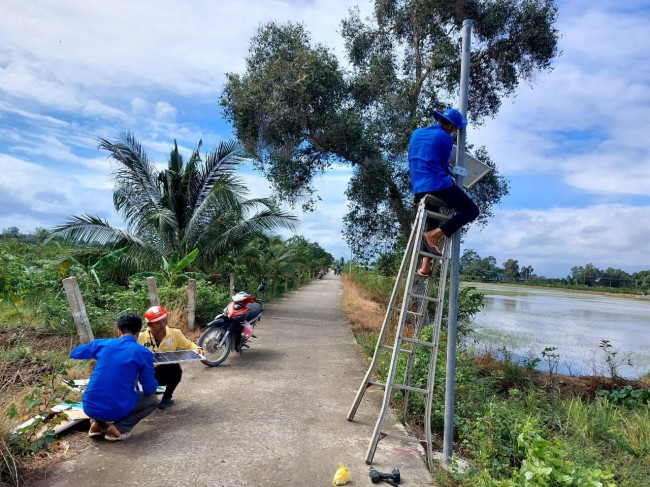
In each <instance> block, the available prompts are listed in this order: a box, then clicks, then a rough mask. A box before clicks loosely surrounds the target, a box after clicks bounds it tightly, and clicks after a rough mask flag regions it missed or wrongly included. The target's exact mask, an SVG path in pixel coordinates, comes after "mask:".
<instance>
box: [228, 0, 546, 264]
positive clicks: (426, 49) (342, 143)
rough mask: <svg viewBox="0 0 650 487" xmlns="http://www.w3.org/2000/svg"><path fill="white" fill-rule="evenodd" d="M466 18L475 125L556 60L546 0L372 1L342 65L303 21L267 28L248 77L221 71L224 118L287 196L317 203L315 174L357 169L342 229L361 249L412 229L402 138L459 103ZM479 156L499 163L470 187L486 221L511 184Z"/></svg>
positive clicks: (352, 19) (356, 19) (349, 29)
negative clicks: (338, 167) (314, 40)
mask: <svg viewBox="0 0 650 487" xmlns="http://www.w3.org/2000/svg"><path fill="white" fill-rule="evenodd" d="M465 18H472V19H474V21H475V28H474V30H473V46H472V56H471V69H470V76H471V80H470V83H471V89H470V93H469V94H470V98H469V115H470V119H471V120H472V122H474V123H480V122H481V121H482V120H483V119H484V118H485V117H491V116H494V115H495V114H496V113H497V111H498V109H499V107H500V104H501V100H502V99H503V98H504V97H506V96H508V95H510V94H512V93H513V91H514V90H515V88H516V87H517V86H518V85H519V83H520V82H522V81H532V79H533V77H534V75H535V74H536V73H537V72H539V71H540V70H545V69H549V68H550V67H551V60H552V59H553V58H554V57H555V56H556V55H557V40H558V32H557V30H556V29H555V27H554V23H555V21H556V8H555V5H554V1H553V0H501V1H498V2H486V1H480V0H462V1H461V0H446V1H442V2H424V1H420V0H377V1H376V2H375V10H374V15H373V17H372V18H370V19H361V18H360V16H359V13H358V10H352V11H351V12H350V15H349V16H348V17H347V18H346V19H344V20H343V22H342V24H341V33H342V36H343V39H344V42H345V47H346V51H347V58H348V59H347V61H348V63H349V69H348V70H347V71H344V70H343V69H342V68H341V67H340V65H339V62H338V61H337V59H336V58H335V57H334V55H333V54H332V53H331V52H330V51H328V50H327V49H326V48H325V47H324V46H322V45H315V46H312V44H311V41H310V38H309V34H308V33H307V32H306V30H305V29H304V27H303V26H301V25H296V24H291V23H289V24H286V25H283V26H279V25H277V24H275V23H270V24H267V25H265V26H262V27H260V29H259V30H258V31H257V33H256V35H255V36H254V37H253V38H252V40H251V45H250V50H249V56H248V57H247V59H246V71H245V73H244V74H241V75H239V74H233V73H231V74H229V75H228V78H227V83H226V86H225V89H224V93H223V96H222V100H221V103H222V106H223V107H224V110H225V114H226V117H227V118H228V120H229V121H231V122H232V124H233V126H234V127H235V131H236V133H237V136H238V137H239V138H240V140H242V141H243V143H244V145H245V147H246V149H247V150H248V151H249V152H250V153H251V154H253V155H254V157H255V158H256V160H257V164H258V167H260V168H261V169H262V170H263V171H264V172H265V174H266V175H267V176H268V177H269V178H270V180H271V181H272V183H273V185H274V187H275V189H276V190H277V191H278V193H279V194H281V195H282V196H283V198H285V199H286V200H287V201H289V202H292V203H296V202H298V201H305V202H306V206H307V207H313V205H314V203H315V199H316V197H315V195H314V190H313V186H312V182H313V177H314V175H316V174H319V173H321V172H322V171H324V170H326V169H327V168H328V167H329V166H331V165H332V164H333V163H334V162H340V163H346V164H349V165H351V166H352V167H353V170H354V175H353V177H352V180H351V182H350V184H349V187H348V189H347V193H346V194H347V196H348V199H349V201H350V208H349V209H350V211H349V213H348V215H347V216H346V218H345V220H346V223H347V229H346V231H345V235H346V239H347V241H348V243H349V244H350V245H351V246H352V248H353V251H354V252H355V254H357V255H360V256H364V255H369V254H371V253H374V252H375V250H376V249H377V248H385V247H386V243H387V242H389V243H391V244H392V243H394V242H395V241H399V239H400V238H405V237H406V236H407V235H408V233H409V230H410V224H411V221H412V218H413V210H412V208H411V205H410V198H411V197H410V183H409V176H408V161H407V158H406V151H407V148H408V141H409V136H410V134H411V132H412V131H413V130H414V129H415V128H417V127H419V126H424V125H428V124H430V123H432V121H433V111H434V110H436V109H439V108H444V107H446V106H450V105H454V104H455V100H456V99H457V95H458V84H459V76H460V49H461V43H460V30H461V26H462V22H463V20H464V19H465ZM475 155H476V157H477V158H478V159H479V160H482V161H484V162H486V163H487V164H489V165H491V166H492V167H494V169H495V170H494V172H493V173H492V174H491V175H490V176H488V177H487V178H485V179H484V180H483V181H482V182H481V183H479V184H478V185H476V186H475V187H474V188H473V189H472V191H471V195H472V197H473V198H474V199H475V201H476V202H477V204H478V206H479V208H480V209H481V210H482V215H483V217H482V220H481V221H480V222H479V223H484V222H485V221H486V219H487V218H488V217H489V216H490V214H491V208H492V206H493V205H494V204H496V203H498V202H499V200H500V199H501V198H502V197H503V196H504V195H505V194H507V192H508V188H507V183H506V181H505V180H504V179H503V177H502V176H500V175H499V174H498V171H497V168H496V164H494V163H493V162H492V161H491V160H490V158H489V154H488V153H487V150H486V149H484V148H479V149H478V150H477V151H476V152H475Z"/></svg>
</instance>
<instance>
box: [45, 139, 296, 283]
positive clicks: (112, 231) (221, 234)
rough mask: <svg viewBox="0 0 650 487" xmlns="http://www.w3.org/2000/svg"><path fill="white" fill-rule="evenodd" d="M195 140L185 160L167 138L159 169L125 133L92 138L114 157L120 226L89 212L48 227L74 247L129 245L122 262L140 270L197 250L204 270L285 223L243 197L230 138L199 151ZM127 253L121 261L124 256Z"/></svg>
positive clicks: (238, 158) (273, 209) (236, 150)
mask: <svg viewBox="0 0 650 487" xmlns="http://www.w3.org/2000/svg"><path fill="white" fill-rule="evenodd" d="M201 145H202V143H201V141H199V144H198V146H197V148H196V149H195V150H194V151H193V153H192V155H191V156H190V158H189V161H188V162H187V164H184V163H183V158H182V156H181V154H180V152H179V150H178V145H177V143H176V141H174V148H173V150H172V151H171V154H170V157H169V161H168V165H167V169H165V170H163V171H158V170H157V169H156V167H155V165H154V164H153V162H151V161H150V160H149V158H148V157H147V155H146V153H145V151H144V150H143V148H142V146H141V145H140V143H139V142H138V141H137V140H136V139H135V137H134V136H133V134H131V133H123V134H121V135H120V137H119V138H118V139H117V140H116V141H115V142H109V141H108V140H105V139H99V148H100V149H104V150H107V151H108V152H109V153H110V154H109V157H110V158H111V159H113V160H114V161H115V162H116V167H115V169H114V171H113V176H114V181H115V189H114V190H113V204H114V206H115V210H116V211H117V213H118V214H119V215H120V216H121V217H122V218H123V219H124V221H125V222H126V227H127V228H126V230H121V229H119V228H115V227H112V226H110V225H109V224H108V222H107V221H104V220H102V219H101V218H97V217H93V216H90V215H81V216H71V217H69V218H68V221H67V222H66V223H64V224H62V225H59V226H58V227H56V228H55V229H54V233H55V234H57V235H61V236H63V237H66V238H68V239H70V240H72V241H73V242H74V243H75V244H78V245H93V244H94V245H97V244H99V245H108V246H117V245H119V246H128V247H129V248H130V250H131V251H130V252H129V254H127V255H125V256H124V257H123V259H125V260H123V265H126V266H127V267H128V269H129V271H130V272H134V271H137V270H146V268H147V267H151V266H152V265H155V264H156V263H158V262H160V261H161V259H162V258H163V257H165V256H170V255H172V254H173V253H174V252H178V253H179V254H180V255H188V254H189V253H190V252H192V251H193V250H194V249H199V250H200V252H199V256H198V258H197V260H196V262H195V263H196V264H197V265H198V267H200V268H201V269H205V270H207V269H210V268H212V267H214V266H215V265H216V263H217V262H218V260H219V259H220V258H221V257H223V256H225V255H227V254H229V253H231V252H232V251H233V249H239V248H243V247H245V245H246V243H247V242H249V241H250V240H251V239H252V238H253V237H254V236H256V235H260V234H263V233H264V232H270V231H273V230H276V229H278V228H292V227H293V225H294V223H295V222H296V221H297V219H296V217H295V216H293V215H291V214H289V213H287V212H284V211H282V210H280V209H279V208H278V206H277V205H276V204H275V202H274V201H273V200H271V199H267V198H253V199H246V197H245V196H246V194H247V192H248V190H247V188H246V186H245V185H244V183H243V181H242V180H241V178H239V177H238V176H237V175H236V174H235V170H236V168H237V167H238V166H239V164H241V163H242V161H244V156H243V151H242V149H241V147H240V146H239V144H238V143H236V142H234V141H229V142H222V143H221V144H219V146H218V147H217V148H216V149H214V150H213V151H212V152H209V153H208V154H206V155H205V156H204V157H201V155H200V149H201ZM127 259H128V260H127Z"/></svg>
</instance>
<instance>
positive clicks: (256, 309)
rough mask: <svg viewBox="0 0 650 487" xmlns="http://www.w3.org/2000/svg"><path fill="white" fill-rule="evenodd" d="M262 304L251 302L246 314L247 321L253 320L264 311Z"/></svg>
mask: <svg viewBox="0 0 650 487" xmlns="http://www.w3.org/2000/svg"><path fill="white" fill-rule="evenodd" d="M262 309H263V308H262V305H261V304H259V303H249V304H248V311H247V312H246V314H245V315H244V318H245V319H246V321H252V320H254V319H255V318H257V317H258V316H259V315H260V313H262Z"/></svg>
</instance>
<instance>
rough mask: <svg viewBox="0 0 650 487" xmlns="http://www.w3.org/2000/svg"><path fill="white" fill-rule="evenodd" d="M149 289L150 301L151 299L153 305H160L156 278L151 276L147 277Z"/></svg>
mask: <svg viewBox="0 0 650 487" xmlns="http://www.w3.org/2000/svg"><path fill="white" fill-rule="evenodd" d="M147 289H148V290H149V301H151V306H160V300H159V299H158V288H157V287H156V278H155V277H153V276H151V277H147Z"/></svg>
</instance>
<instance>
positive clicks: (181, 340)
mask: <svg viewBox="0 0 650 487" xmlns="http://www.w3.org/2000/svg"><path fill="white" fill-rule="evenodd" d="M178 333H179V334H180V336H179V337H178V346H179V347H180V348H181V350H199V349H200V348H201V347H199V346H198V345H197V344H196V343H194V342H193V341H192V340H190V339H189V338H187V337H186V336H185V334H184V333H183V332H182V331H180V330H178Z"/></svg>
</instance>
